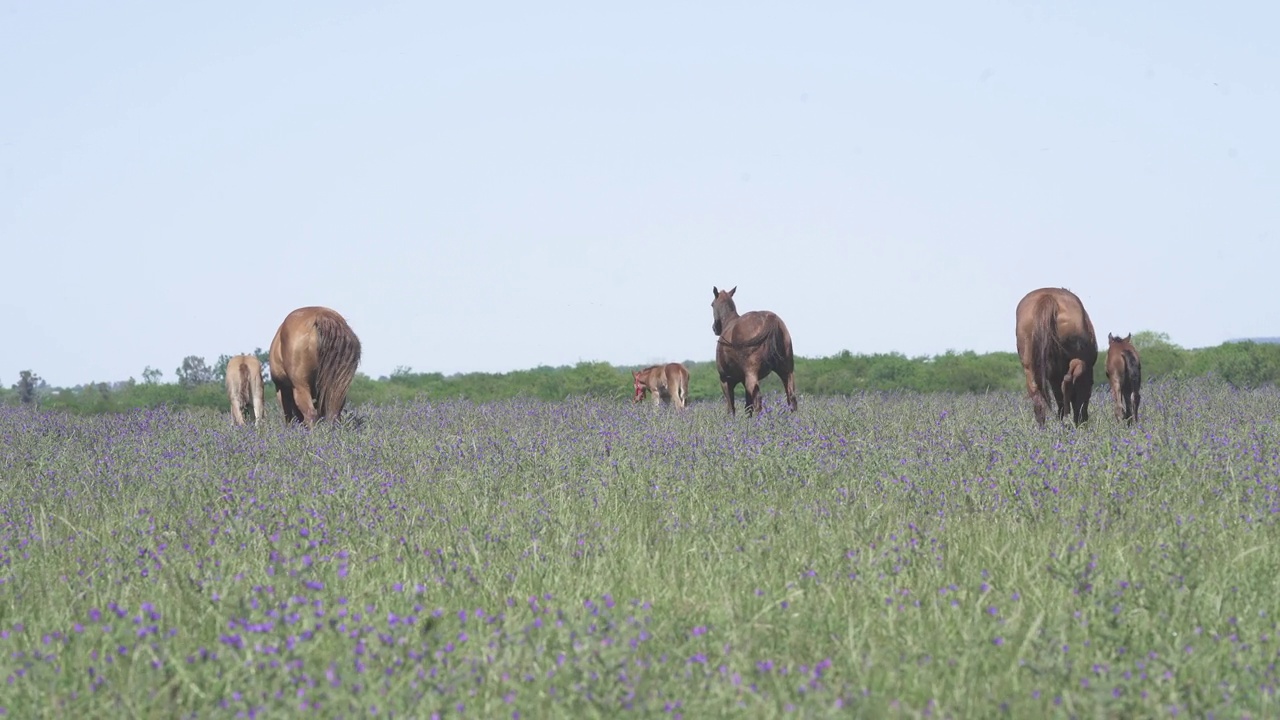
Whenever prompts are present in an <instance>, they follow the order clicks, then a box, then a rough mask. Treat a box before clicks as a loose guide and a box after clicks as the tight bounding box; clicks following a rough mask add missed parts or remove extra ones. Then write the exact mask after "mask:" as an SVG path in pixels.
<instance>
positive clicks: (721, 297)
mask: <svg viewBox="0 0 1280 720" xmlns="http://www.w3.org/2000/svg"><path fill="white" fill-rule="evenodd" d="M736 292H738V286H737V285H734V286H733V289H732V290H719V289H717V288H716V286H714V285H712V286H711V295H712V297H714V298H715V299H714V300H712V301H711V320H712V321H711V332H713V333H715V334H716V335H719V334H720V333H721V332H723V331H724V326H725V325H726V324H727V323H728V322H729V321H730V320H732V319H734V318H735V317H737V316H738V306H737V305H734V304H733V294H734V293H736Z"/></svg>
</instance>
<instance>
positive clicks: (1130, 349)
mask: <svg viewBox="0 0 1280 720" xmlns="http://www.w3.org/2000/svg"><path fill="white" fill-rule="evenodd" d="M1107 380H1109V381H1110V382H1111V400H1112V401H1113V402H1114V403H1115V405H1116V419H1117V420H1122V421H1126V422H1137V421H1138V404H1139V403H1141V402H1142V393H1141V392H1140V390H1141V388H1142V362H1141V361H1140V360H1139V359H1138V348H1136V347H1134V346H1133V333H1130V334H1128V335H1125V336H1124V337H1116V336H1115V335H1112V334H1111V333H1107Z"/></svg>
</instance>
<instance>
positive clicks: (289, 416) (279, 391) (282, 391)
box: [276, 383, 302, 426]
mask: <svg viewBox="0 0 1280 720" xmlns="http://www.w3.org/2000/svg"><path fill="white" fill-rule="evenodd" d="M276 399H277V400H279V401H280V414H281V415H283V416H284V424H285V425H286V426H287V425H288V424H289V423H291V422H293V421H294V420H298V421H301V420H302V418H301V417H299V416H298V406H297V405H296V404H294V402H293V386H291V385H289V384H287V383H276Z"/></svg>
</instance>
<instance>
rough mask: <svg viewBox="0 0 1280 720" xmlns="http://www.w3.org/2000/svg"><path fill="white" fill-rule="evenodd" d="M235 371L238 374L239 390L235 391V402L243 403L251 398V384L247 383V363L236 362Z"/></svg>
mask: <svg viewBox="0 0 1280 720" xmlns="http://www.w3.org/2000/svg"><path fill="white" fill-rule="evenodd" d="M235 371H236V372H237V373H239V374H240V383H239V385H240V392H239V393H237V403H239V404H241V405H243V404H244V403H246V402H249V401H251V400H252V399H253V391H252V389H251V388H252V386H251V385H250V384H249V374H250V373H249V366H248V364H247V363H244V362H237V363H236V370H235Z"/></svg>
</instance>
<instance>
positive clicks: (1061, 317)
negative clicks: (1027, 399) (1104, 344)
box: [1016, 288, 1098, 427]
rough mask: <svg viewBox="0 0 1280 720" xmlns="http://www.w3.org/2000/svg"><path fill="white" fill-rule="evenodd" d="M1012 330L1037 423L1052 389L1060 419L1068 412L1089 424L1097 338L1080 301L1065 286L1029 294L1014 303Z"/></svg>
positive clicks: (1043, 412) (1041, 416)
mask: <svg viewBox="0 0 1280 720" xmlns="http://www.w3.org/2000/svg"><path fill="white" fill-rule="evenodd" d="M1016 329H1017V335H1018V357H1019V359H1021V360H1022V371H1023V372H1024V373H1025V374H1026V376H1027V393H1028V394H1030V395H1031V401H1032V403H1033V404H1034V406H1035V415H1036V423H1037V424H1038V425H1040V426H1041V427H1044V419H1045V412H1046V411H1047V410H1048V408H1049V392H1050V390H1052V391H1053V397H1054V399H1055V400H1057V402H1058V420H1063V419H1065V418H1066V416H1067V408H1070V409H1071V414H1072V419H1073V420H1074V421H1075V424H1076V425H1081V424H1083V423H1085V422H1088V420H1089V396H1090V394H1091V393H1092V392H1093V366H1094V364H1095V363H1096V362H1097V361H1098V340H1097V336H1096V335H1094V333H1093V322H1092V321H1091V320H1089V313H1087V312H1085V309H1084V303H1082V302H1080V298H1078V297H1076V295H1075V293H1073V292H1071V291H1070V290H1067V289H1065V288H1041V289H1039V290H1033V291H1031V292H1029V293H1027V295H1026V296H1025V297H1023V298H1022V301H1021V302H1019V303H1018V312H1017V326H1016Z"/></svg>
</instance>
